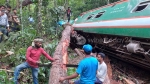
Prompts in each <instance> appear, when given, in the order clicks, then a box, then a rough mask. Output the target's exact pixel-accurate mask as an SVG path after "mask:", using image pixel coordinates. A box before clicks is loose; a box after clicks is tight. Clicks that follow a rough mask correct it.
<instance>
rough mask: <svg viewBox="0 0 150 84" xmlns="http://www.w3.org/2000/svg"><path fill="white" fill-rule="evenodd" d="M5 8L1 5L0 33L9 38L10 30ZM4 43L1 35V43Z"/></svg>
mask: <svg viewBox="0 0 150 84" xmlns="http://www.w3.org/2000/svg"><path fill="white" fill-rule="evenodd" d="M5 11H6V10H5V6H3V5H0V32H1V33H2V34H3V35H6V36H7V33H8V31H10V29H9V23H8V17H7V15H6V13H5ZM1 41H2V36H1V35H0V42H1Z"/></svg>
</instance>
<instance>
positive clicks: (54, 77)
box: [49, 25, 72, 84]
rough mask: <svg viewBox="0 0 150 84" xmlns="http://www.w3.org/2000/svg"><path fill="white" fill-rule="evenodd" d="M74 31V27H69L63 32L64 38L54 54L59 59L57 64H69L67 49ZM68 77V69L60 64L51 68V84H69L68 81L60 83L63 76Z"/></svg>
mask: <svg viewBox="0 0 150 84" xmlns="http://www.w3.org/2000/svg"><path fill="white" fill-rule="evenodd" d="M71 31H72V27H71V26H69V25H67V26H66V27H65V29H64V31H63V32H62V38H61V40H60V42H59V44H58V46H57V47H56V50H55V52H54V56H53V57H54V58H59V60H57V61H56V62H57V63H61V64H67V62H68V53H67V49H68V46H69V42H70V34H71ZM66 75H67V68H66V66H65V65H62V66H61V65H58V64H53V65H52V67H51V71H50V76H49V84H68V81H64V82H63V83H60V82H59V78H60V77H61V76H66Z"/></svg>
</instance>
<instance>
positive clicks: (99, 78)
mask: <svg viewBox="0 0 150 84" xmlns="http://www.w3.org/2000/svg"><path fill="white" fill-rule="evenodd" d="M96 57H97V60H98V61H99V63H98V70H97V75H96V81H95V84H103V82H104V80H105V77H106V75H107V65H106V64H105V62H104V58H105V54H104V53H98V54H97V56H96Z"/></svg>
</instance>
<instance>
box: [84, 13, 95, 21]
mask: <svg viewBox="0 0 150 84" xmlns="http://www.w3.org/2000/svg"><path fill="white" fill-rule="evenodd" d="M93 16H94V14H92V15H89V16H88V17H87V19H86V20H89V19H91V18H92V17H93Z"/></svg>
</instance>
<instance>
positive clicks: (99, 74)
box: [59, 44, 107, 84]
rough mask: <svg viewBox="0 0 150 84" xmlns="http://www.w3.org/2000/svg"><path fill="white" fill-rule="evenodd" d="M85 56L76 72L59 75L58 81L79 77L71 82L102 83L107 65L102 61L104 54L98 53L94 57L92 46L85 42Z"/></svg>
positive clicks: (75, 83) (76, 83)
mask: <svg viewBox="0 0 150 84" xmlns="http://www.w3.org/2000/svg"><path fill="white" fill-rule="evenodd" d="M83 50H84V54H85V58H84V59H82V60H81V61H80V63H79V65H78V68H77V70H76V72H75V73H74V74H72V75H70V76H66V77H60V79H59V81H60V82H63V81H64V80H69V79H73V78H76V77H78V76H79V75H80V78H79V79H77V80H75V81H74V82H70V83H71V84H103V82H104V80H105V77H106V75H107V65H106V64H105V62H104V58H105V54H104V53H101V52H100V53H98V54H97V55H96V57H94V56H92V55H91V53H92V46H91V45H90V44H86V45H84V46H83Z"/></svg>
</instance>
